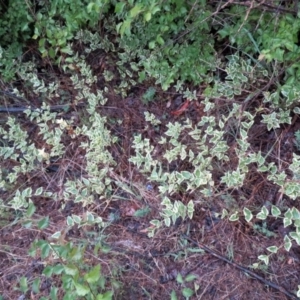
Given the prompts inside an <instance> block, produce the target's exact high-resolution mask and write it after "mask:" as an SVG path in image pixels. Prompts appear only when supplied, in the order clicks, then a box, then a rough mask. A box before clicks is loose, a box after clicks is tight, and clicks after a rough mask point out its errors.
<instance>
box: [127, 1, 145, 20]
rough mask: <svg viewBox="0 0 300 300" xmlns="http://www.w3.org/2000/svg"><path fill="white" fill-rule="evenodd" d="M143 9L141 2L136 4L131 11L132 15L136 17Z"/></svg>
mask: <svg viewBox="0 0 300 300" xmlns="http://www.w3.org/2000/svg"><path fill="white" fill-rule="evenodd" d="M142 10H143V6H142V5H141V4H136V5H135V6H134V7H133V8H132V9H131V10H130V12H129V14H130V17H132V18H135V17H136V16H137V15H138V14H139V13H140V12H141V11H142Z"/></svg>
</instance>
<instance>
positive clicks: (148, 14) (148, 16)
mask: <svg viewBox="0 0 300 300" xmlns="http://www.w3.org/2000/svg"><path fill="white" fill-rule="evenodd" d="M151 17H152V14H151V12H149V11H148V12H146V13H145V14H144V20H145V21H146V22H149V21H150V20H151Z"/></svg>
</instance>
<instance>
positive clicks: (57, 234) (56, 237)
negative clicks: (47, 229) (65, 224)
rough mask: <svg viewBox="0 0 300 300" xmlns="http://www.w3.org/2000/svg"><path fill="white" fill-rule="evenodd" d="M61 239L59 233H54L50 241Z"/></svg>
mask: <svg viewBox="0 0 300 300" xmlns="http://www.w3.org/2000/svg"><path fill="white" fill-rule="evenodd" d="M60 237H61V232H60V231H56V232H54V233H53V234H52V235H51V238H52V239H59V238H60Z"/></svg>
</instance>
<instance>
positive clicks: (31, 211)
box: [26, 202, 36, 218]
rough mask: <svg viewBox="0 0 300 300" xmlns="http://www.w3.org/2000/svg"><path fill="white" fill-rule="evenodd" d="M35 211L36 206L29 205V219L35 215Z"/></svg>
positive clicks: (27, 212) (27, 214) (27, 213)
mask: <svg viewBox="0 0 300 300" xmlns="http://www.w3.org/2000/svg"><path fill="white" fill-rule="evenodd" d="M35 211H36V207H35V206H34V204H33V203H32V202H31V203H29V206H28V208H27V211H26V216H27V217H28V218H30V217H31V216H32V215H33V214H34V212H35Z"/></svg>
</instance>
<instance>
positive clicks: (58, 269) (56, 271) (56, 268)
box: [53, 264, 65, 275]
mask: <svg viewBox="0 0 300 300" xmlns="http://www.w3.org/2000/svg"><path fill="white" fill-rule="evenodd" d="M64 270H65V268H64V266H63V265H62V264H57V265H55V266H54V267H53V274H56V275H59V274H61V273H62V272H63V271H64Z"/></svg>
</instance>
